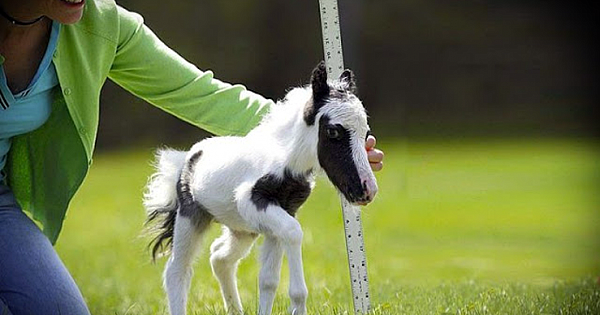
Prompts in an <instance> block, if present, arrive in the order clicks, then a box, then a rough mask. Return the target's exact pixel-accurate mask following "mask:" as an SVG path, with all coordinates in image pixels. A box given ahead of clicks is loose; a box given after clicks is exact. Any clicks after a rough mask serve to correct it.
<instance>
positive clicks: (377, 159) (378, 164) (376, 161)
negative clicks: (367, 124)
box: [365, 135, 383, 172]
mask: <svg viewBox="0 0 600 315" xmlns="http://www.w3.org/2000/svg"><path fill="white" fill-rule="evenodd" d="M376 143H377V140H375V137H374V136H372V135H370V136H368V137H367V141H366V143H365V148H366V149H367V157H368V158H369V163H370V164H371V169H372V170H373V171H375V172H377V171H380V170H381V169H382V168H383V151H381V150H377V149H375V144H376Z"/></svg>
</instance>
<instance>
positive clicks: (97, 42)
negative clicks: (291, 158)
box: [6, 0, 272, 243]
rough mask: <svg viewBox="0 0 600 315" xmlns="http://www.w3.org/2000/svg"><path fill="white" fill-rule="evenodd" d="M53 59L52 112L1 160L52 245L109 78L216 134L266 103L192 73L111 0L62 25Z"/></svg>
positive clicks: (256, 114)
mask: <svg viewBox="0 0 600 315" xmlns="http://www.w3.org/2000/svg"><path fill="white" fill-rule="evenodd" d="M53 61H54V65H55V66H56V71H57V74H58V79H59V82H60V90H59V89H57V93H56V95H55V99H54V103H53V109H52V114H51V116H50V118H49V119H48V121H47V122H46V123H45V124H44V125H43V126H42V127H41V128H39V129H37V130H36V131H34V132H31V133H28V134H25V135H22V136H19V137H15V138H14V139H13V141H12V147H11V150H10V152H9V156H8V163H7V165H6V171H7V180H8V185H9V186H10V187H11V189H12V190H13V192H14V194H15V196H16V198H17V200H18V202H19V204H20V205H21V207H23V209H25V210H27V211H29V212H31V214H32V215H33V218H34V219H36V220H37V221H39V222H40V223H41V224H42V225H43V231H44V233H45V234H46V235H47V236H48V238H49V239H50V240H51V241H52V243H55V242H56V239H57V238H58V235H59V232H60V230H61V227H62V222H63V220H64V218H65V213H66V210H67V207H68V205H69V202H70V200H71V198H72V197H73V195H74V194H75V192H76V191H77V189H78V188H79V187H80V185H81V183H82V182H83V179H84V178H85V176H86V174H87V172H88V169H89V167H90V165H91V163H92V153H93V151H94V144H95V141H96V133H97V128H98V111H99V99H100V90H101V88H102V85H103V84H104V81H105V80H106V78H107V77H108V78H110V79H111V80H113V81H114V82H116V83H117V84H119V85H120V86H122V87H123V88H125V89H126V90H128V91H130V92H131V93H133V94H134V95H136V96H138V97H140V98H142V99H144V100H146V101H148V102H149V103H151V104H153V105H155V106H157V107H159V108H161V109H163V110H165V111H167V112H169V113H171V114H173V115H175V116H177V117H179V118H180V119H182V120H184V121H187V122H189V123H192V124H194V125H196V126H198V127H200V128H203V129H206V130H208V131H210V132H212V133H215V134H218V135H224V134H244V133H246V132H248V131H249V130H250V129H251V128H252V127H253V126H255V125H257V124H258V122H259V121H260V119H261V117H262V116H263V115H264V114H265V113H266V111H268V108H269V107H270V105H271V104H272V102H271V101H269V100H266V99H264V98H262V97H261V96H259V95H256V94H253V93H251V92H248V91H246V89H245V88H244V87H243V86H240V85H233V86H232V85H229V84H225V83H223V82H220V81H218V80H216V79H214V78H213V73H212V72H210V71H206V72H202V71H200V70H198V69H197V68H196V67H195V66H194V65H192V64H190V63H188V62H187V61H185V60H184V59H183V58H182V57H180V56H179V55H177V54H176V53H175V52H174V51H172V50H171V49H169V48H168V47H167V46H166V45H165V44H163V43H162V42H161V41H160V40H159V39H158V38H157V37H156V36H155V35H154V34H153V33H152V31H150V29H148V28H147V27H146V26H145V25H144V24H143V19H142V17H141V16H140V15H138V14H135V13H131V12H128V11H127V10H125V9H123V8H121V7H119V6H118V5H116V4H115V2H114V0H92V1H88V2H87V3H86V7H85V11H84V15H83V18H82V20H81V21H80V22H78V23H77V24H74V25H62V27H61V30H60V34H59V39H58V46H57V49H56V52H55V54H54V58H53ZM112 106H119V104H112ZM115 176H118V174H115Z"/></svg>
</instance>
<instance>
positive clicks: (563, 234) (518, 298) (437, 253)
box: [57, 139, 600, 315]
mask: <svg viewBox="0 0 600 315" xmlns="http://www.w3.org/2000/svg"><path fill="white" fill-rule="evenodd" d="M379 147H381V148H382V149H384V150H385V152H386V161H385V163H386V166H385V169H384V171H382V172H380V173H378V174H377V178H378V181H379V186H380V192H379V195H378V196H377V198H376V200H375V202H373V203H372V204H371V205H369V206H368V207H366V208H364V212H363V219H364V234H365V242H366V251H367V257H368V258H367V259H368V270H369V276H370V287H371V297H372V301H371V302H372V305H373V309H374V313H375V314H600V283H599V279H598V276H600V196H599V195H598V191H599V188H600V146H599V145H598V143H596V142H593V141H591V140H585V139H518V140H516V139H512V140H497V139H495V140H491V139H480V140H462V141H461V140H451V141H447V140H446V141H442V140H435V141H381V143H380V145H379ZM151 159H152V149H150V148H148V149H138V150H133V151H127V152H114V153H103V154H98V155H97V157H96V159H95V161H94V164H93V166H92V170H91V173H90V175H89V177H88V178H87V179H86V182H85V184H84V186H83V188H82V189H81V191H80V192H79V193H78V195H77V196H76V198H75V200H74V201H73V202H72V204H71V209H70V210H69V213H68V217H67V220H66V222H65V226H64V230H63V233H62V235H61V237H60V239H59V241H58V244H57V250H58V251H59V254H60V255H61V257H62V258H63V259H64V261H65V264H66V265H67V267H68V268H69V269H70V270H71V272H72V274H73V276H74V278H75V280H76V282H77V283H78V284H79V286H80V288H81V290H82V291H83V294H84V296H85V297H86V300H87V301H88V305H89V307H90V310H91V311H92V313H93V314H119V315H121V314H168V311H167V307H166V300H165V295H164V293H163V291H162V288H161V273H162V269H163V266H164V262H165V259H164V258H163V259H161V260H159V261H158V262H157V263H156V264H152V263H151V262H150V255H149V252H148V250H147V247H146V245H147V243H148V239H147V238H144V237H141V236H140V231H141V229H142V226H143V222H144V219H145V217H144V216H145V215H144V210H143V209H142V205H141V196H142V191H143V187H144V184H145V182H146V180H147V177H148V176H149V175H150V174H151V172H152V167H151V166H150V163H151ZM298 218H299V220H300V221H301V223H302V225H303V228H304V231H305V234H304V235H305V237H304V245H303V248H304V261H305V276H306V279H307V285H308V288H309V302H308V307H309V310H310V313H311V314H349V313H351V311H350V310H351V309H352V308H351V304H350V303H351V301H350V286H349V280H348V278H349V276H348V267H347V265H346V257H345V246H344V235H343V228H342V222H341V210H340V207H339V200H338V199H337V195H336V193H335V192H334V190H333V188H332V187H331V185H330V184H328V183H327V182H326V181H325V180H324V179H323V178H321V180H320V181H319V182H318V184H317V188H316V189H315V191H314V192H313V194H312V195H311V197H310V198H309V200H308V201H307V203H306V204H305V205H304V206H303V207H302V208H301V210H300V211H299V214H298ZM210 234H211V235H210V237H209V242H207V243H206V244H204V249H205V251H204V255H203V256H201V258H200V259H199V261H198V263H197V265H196V268H195V275H194V278H193V284H192V288H191V294H190V303H189V310H190V312H189V313H190V314H222V313H223V307H222V305H221V297H220V293H219V289H218V284H217V282H216V280H214V278H213V277H212V275H211V272H210V266H209V264H208V260H207V256H206V252H207V248H208V245H209V244H210V241H212V239H213V238H214V237H216V236H217V235H218V234H219V229H218V227H216V226H215V227H213V228H212V230H211V233H210ZM259 244H260V241H259ZM257 252H258V251H257V250H256V249H254V250H253V251H252V253H251V254H250V256H249V257H248V258H247V259H246V260H244V261H243V262H242V264H241V265H240V270H239V288H240V293H241V295H242V300H243V302H244V305H245V307H246V308H247V310H249V313H253V311H254V310H256V308H257V294H258V285H257V272H258V266H257ZM286 292H287V268H286V267H285V265H284V268H283V271H282V282H281V286H280V288H279V293H278V296H277V300H276V301H275V313H280V314H285V312H286V310H287V307H288V300H287V298H286Z"/></svg>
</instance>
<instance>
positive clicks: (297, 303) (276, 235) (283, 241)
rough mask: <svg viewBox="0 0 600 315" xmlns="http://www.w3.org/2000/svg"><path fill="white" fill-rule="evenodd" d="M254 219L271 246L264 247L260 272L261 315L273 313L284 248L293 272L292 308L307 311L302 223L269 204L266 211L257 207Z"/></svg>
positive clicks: (298, 313) (299, 312) (301, 313)
mask: <svg viewBox="0 0 600 315" xmlns="http://www.w3.org/2000/svg"><path fill="white" fill-rule="evenodd" d="M253 211H257V210H253ZM255 219H257V220H258V222H259V225H258V226H260V227H261V229H262V231H261V232H262V233H263V234H265V235H266V236H267V239H266V240H265V244H266V245H267V246H268V247H267V248H264V250H266V251H267V252H266V253H263V255H262V257H261V258H262V264H263V267H262V268H261V274H260V277H261V279H260V287H259V289H260V296H261V297H260V301H261V304H260V307H259V313H260V314H261V315H268V314H270V311H271V307H272V305H273V298H274V296H275V293H274V292H275V289H276V286H274V284H275V283H278V282H279V272H280V268H281V254H282V251H285V253H286V255H287V258H288V266H289V272H290V287H289V295H290V300H291V310H290V311H291V313H292V314H293V315H304V314H306V298H307V296H308V290H307V288H306V282H305V281H304V271H303V267H302V228H301V227H300V223H299V222H298V221H297V220H296V219H295V218H294V217H292V216H290V215H289V214H288V213H287V212H285V211H284V210H283V209H281V208H280V207H276V206H269V207H267V209H265V210H264V211H263V210H260V211H258V212H257V213H256V214H255ZM275 244H276V245H277V246H275ZM267 258H268V259H267Z"/></svg>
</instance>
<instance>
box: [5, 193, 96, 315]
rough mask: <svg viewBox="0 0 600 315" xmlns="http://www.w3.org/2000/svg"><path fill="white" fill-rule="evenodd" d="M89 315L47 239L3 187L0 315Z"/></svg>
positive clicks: (75, 287) (71, 280)
mask: <svg viewBox="0 0 600 315" xmlns="http://www.w3.org/2000/svg"><path fill="white" fill-rule="evenodd" d="M89 313H90V312H89V310H88V308H87V306H86V304H85V301H84V300H83V296H82V295H81V292H80V291H79V288H77V285H76V284H75V281H74V280H73V278H72V277H71V275H70V274H69V272H68V271H67V268H65V266H64V264H63V263H62V261H61V260H60V258H59V257H58V254H57V253H56V251H55V250H54V248H53V247H52V244H50V241H49V240H48V238H47V237H46V236H45V235H44V234H43V233H42V231H41V230H40V229H39V228H38V227H37V226H36V225H35V223H33V221H31V219H29V217H27V216H26V215H25V214H24V213H23V211H22V210H21V208H20V207H19V205H18V204H17V202H16V201H15V198H14V196H13V194H12V192H11V191H10V188H8V187H7V186H5V185H3V184H0V315H5V314H6V315H21V314H23V315H25V314H26V315H46V314H47V315H58V314H60V315H81V314H89Z"/></svg>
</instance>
